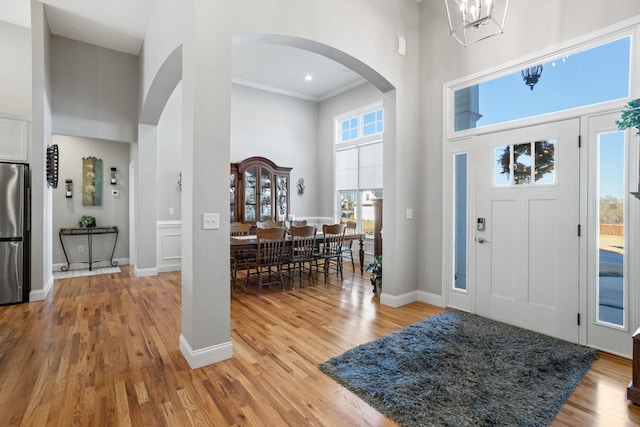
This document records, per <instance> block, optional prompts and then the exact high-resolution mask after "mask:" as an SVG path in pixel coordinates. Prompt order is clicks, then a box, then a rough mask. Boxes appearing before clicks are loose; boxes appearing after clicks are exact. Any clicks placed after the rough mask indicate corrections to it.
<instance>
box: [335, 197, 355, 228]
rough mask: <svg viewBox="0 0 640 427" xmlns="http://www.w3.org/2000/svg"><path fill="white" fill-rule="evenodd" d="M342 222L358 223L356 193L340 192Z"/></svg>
mask: <svg viewBox="0 0 640 427" xmlns="http://www.w3.org/2000/svg"><path fill="white" fill-rule="evenodd" d="M338 193H339V194H340V222H347V221H356V220H357V219H356V201H357V192H356V191H339V192H338Z"/></svg>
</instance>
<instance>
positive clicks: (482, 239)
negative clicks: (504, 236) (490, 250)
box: [476, 237, 491, 244]
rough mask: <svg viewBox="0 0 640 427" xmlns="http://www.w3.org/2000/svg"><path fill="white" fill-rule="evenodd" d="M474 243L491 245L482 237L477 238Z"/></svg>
mask: <svg viewBox="0 0 640 427" xmlns="http://www.w3.org/2000/svg"><path fill="white" fill-rule="evenodd" d="M476 242H478V243H481V244H484V243H491V242H490V241H488V240H487V239H485V238H484V237H478V238H476Z"/></svg>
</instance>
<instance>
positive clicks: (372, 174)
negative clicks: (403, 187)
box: [358, 142, 383, 189]
mask: <svg viewBox="0 0 640 427" xmlns="http://www.w3.org/2000/svg"><path fill="white" fill-rule="evenodd" d="M359 150H360V156H359V157H360V168H359V171H360V174H359V181H358V187H359V188H360V189H373V188H382V163H383V161H382V143H381V142H380V143H376V144H370V145H364V146H362V147H360V148H359Z"/></svg>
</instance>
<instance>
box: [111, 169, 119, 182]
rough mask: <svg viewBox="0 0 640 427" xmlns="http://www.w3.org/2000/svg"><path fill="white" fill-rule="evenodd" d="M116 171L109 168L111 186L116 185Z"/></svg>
mask: <svg viewBox="0 0 640 427" xmlns="http://www.w3.org/2000/svg"><path fill="white" fill-rule="evenodd" d="M117 173H118V171H117V170H116V168H111V185H116V184H117V183H118V182H117V181H116V174H117Z"/></svg>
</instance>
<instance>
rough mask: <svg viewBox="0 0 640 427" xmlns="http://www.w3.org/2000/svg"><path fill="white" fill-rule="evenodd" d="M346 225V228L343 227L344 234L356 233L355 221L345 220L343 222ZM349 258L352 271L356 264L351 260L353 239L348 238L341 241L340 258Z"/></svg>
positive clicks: (354, 269) (356, 224)
mask: <svg viewBox="0 0 640 427" xmlns="http://www.w3.org/2000/svg"><path fill="white" fill-rule="evenodd" d="M345 224H346V225H347V228H346V229H345V232H344V234H345V236H346V235H347V234H351V235H353V234H356V227H357V226H358V223H357V222H355V221H347V222H346V223H345ZM346 259H348V260H350V261H351V267H352V268H353V271H356V264H355V262H354V260H353V240H348V241H345V242H343V244H342V260H343V261H344V260H346Z"/></svg>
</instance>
